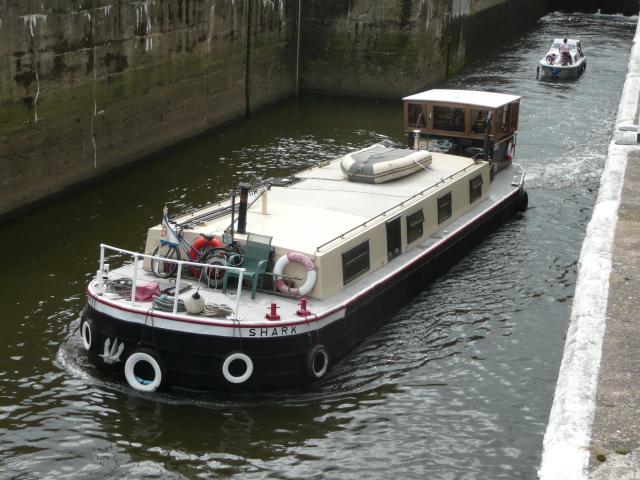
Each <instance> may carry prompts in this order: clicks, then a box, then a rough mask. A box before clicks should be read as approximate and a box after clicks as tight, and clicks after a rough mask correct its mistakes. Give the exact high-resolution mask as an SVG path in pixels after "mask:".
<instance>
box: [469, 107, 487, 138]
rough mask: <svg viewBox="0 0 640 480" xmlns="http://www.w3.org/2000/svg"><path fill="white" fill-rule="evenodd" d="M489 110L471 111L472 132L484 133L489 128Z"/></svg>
mask: <svg viewBox="0 0 640 480" xmlns="http://www.w3.org/2000/svg"><path fill="white" fill-rule="evenodd" d="M488 118H489V111H488V110H471V132H472V133H484V131H485V129H486V128H487V119H488Z"/></svg>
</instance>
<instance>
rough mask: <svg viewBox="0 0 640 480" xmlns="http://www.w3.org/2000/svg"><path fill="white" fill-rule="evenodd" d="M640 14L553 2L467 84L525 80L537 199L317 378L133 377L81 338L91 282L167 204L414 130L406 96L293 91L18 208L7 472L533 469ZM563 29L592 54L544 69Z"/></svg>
mask: <svg viewBox="0 0 640 480" xmlns="http://www.w3.org/2000/svg"><path fill="white" fill-rule="evenodd" d="M636 22H637V18H624V17H619V16H601V15H559V14H553V15H549V16H547V17H545V18H544V19H542V20H541V21H540V22H539V24H538V26H537V28H536V29H535V30H534V31H532V32H531V33H528V34H526V35H525V36H523V37H522V38H520V39H519V42H516V43H510V44H509V45H508V48H506V49H505V51H495V52H492V53H491V54H490V55H488V57H487V58H485V59H483V60H482V61H479V62H478V63H477V64H476V65H473V66H471V67H470V68H469V69H468V70H467V71H466V72H465V73H463V74H461V75H460V76H457V77H455V78H453V79H451V81H450V82H448V86H450V87H453V88H474V89H489V90H494V91H501V92H509V93H516V94H521V95H523V97H524V98H523V101H522V112H521V124H520V134H519V138H518V140H519V142H518V150H517V153H516V157H517V160H518V161H519V162H521V163H523V164H524V166H525V167H526V169H527V170H528V191H529V198H530V209H529V211H528V212H527V213H526V214H525V215H524V216H521V217H519V218H516V219H514V220H513V221H512V222H510V223H509V224H507V225H506V226H505V227H504V228H502V229H501V230H500V231H499V232H498V233H496V234H495V235H493V236H491V237H490V238H489V239H487V241H485V242H484V243H483V244H482V245H481V246H480V247H479V248H477V249H476V250H475V251H474V252H473V253H472V254H471V255H469V256H468V257H467V258H465V259H464V260H463V261H462V262H461V263H460V264H458V265H457V266H456V267H454V268H453V269H452V270H451V271H450V272H449V273H448V274H447V275H446V276H445V277H443V278H442V279H441V280H439V281H437V282H436V283H434V284H433V285H431V286H430V287H429V288H428V289H426V290H425V291H424V293H423V294H421V295H420V296H419V297H417V298H416V299H415V300H414V301H413V302H412V303H411V304H409V305H407V306H406V307H405V308H403V309H402V310H401V311H399V312H398V313H397V314H396V315H395V316H393V317H392V318H390V319H389V323H388V324H387V326H386V327H384V328H383V329H381V330H380V331H378V332H377V333H376V334H374V335H372V336H371V337H369V338H367V339H366V340H365V341H364V342H363V343H362V344H361V345H360V346H359V347H358V348H357V349H356V350H355V351H353V352H352V354H351V355H350V356H349V357H347V358H346V359H345V360H343V361H342V362H341V363H339V364H338V365H337V366H336V367H335V368H334V369H333V370H332V371H331V374H330V375H329V376H328V378H326V379H325V380H324V381H322V382H321V383H319V384H317V385H314V386H313V387H311V388H308V389H305V390H301V391H286V392H276V393H269V394H259V395H255V394H254V395H235V396H228V395H221V394H209V395H197V396H194V395H189V394H163V395H160V396H154V397H146V396H143V395H139V394H135V393H133V392H131V391H130V390H129V389H128V388H126V387H125V386H124V384H123V383H120V382H118V381H114V379H112V378H111V377H105V376H102V375H101V374H99V373H98V372H97V371H95V370H94V369H93V368H92V367H90V366H89V364H88V363H87V361H86V360H85V358H84V351H83V349H82V347H81V345H80V342H79V338H78V336H77V328H78V317H79V313H80V311H81V309H82V307H83V303H84V299H83V292H84V286H85V285H86V283H87V282H88V280H89V278H90V277H91V275H92V272H94V271H95V270H96V268H97V257H98V244H99V243H100V242H104V243H109V244H113V245H118V246H121V247H124V248H128V249H141V248H142V247H143V244H144V236H145V232H146V229H147V227H148V226H149V225H150V224H152V223H157V222H158V220H159V217H160V213H161V210H162V207H163V205H165V204H167V205H169V208H170V209H171V211H172V212H175V213H178V212H185V211H188V210H190V209H192V208H196V207H199V206H202V205H204V204H206V203H208V202H210V201H213V200H216V199H217V198H219V196H220V195H223V194H224V193H225V192H226V191H227V190H228V189H229V187H230V186H231V184H233V183H234V182H237V181H240V180H252V181H253V180H255V179H260V178H267V177H270V176H274V175H281V174H284V173H289V172H292V171H296V170H298V169H300V168H302V167H305V166H306V165H308V164H310V163H312V162H315V161H318V160H321V159H324V158H332V157H335V156H336V155H338V154H340V153H343V152H345V151H347V150H349V149H351V148H354V147H362V146H366V145H369V144H371V143H373V142H374V141H376V140H379V139H384V138H392V139H395V140H399V141H402V140H403V135H402V132H401V129H402V122H401V117H402V114H401V104H400V102H390V103H378V102H371V101H349V100H327V99H311V98H304V99H302V100H301V101H300V102H299V103H297V104H296V103H294V102H291V103H287V104H285V105H282V106H279V107H277V108H274V109H271V110H269V111H266V112H262V113H259V114H256V115H255V116H254V117H252V118H251V120H249V121H245V122H242V123H240V124H238V125H235V126H232V127H229V128H226V129H224V130H221V131H218V132H215V133H212V134H210V135H209V136H208V137H207V138H205V139H202V140H199V141H198V142H195V143H193V144H191V145H189V146H186V147H181V148H180V149H177V150H175V151H173V152H171V153H168V154H166V155H164V156H163V157H162V158H158V159H156V160H154V161H149V162H147V163H145V164H143V165H140V166H138V167H136V168H134V169H131V170H129V171H127V172H125V173H123V174H121V175H119V176H117V177H116V178H112V179H110V180H108V181H105V182H103V183H100V184H98V185H95V186H93V187H91V188H89V189H87V190H84V191H82V192H79V193H75V194H73V195H70V196H68V197H65V198H63V199H60V200H57V201H56V202H54V203H52V204H51V205H48V206H46V207H44V208H41V209H39V210H37V211H34V212H32V213H30V214H28V215H26V216H24V217H22V218H19V219H16V220H14V221H12V222H10V223H7V224H4V225H0V236H1V238H2V239H3V241H2V247H3V248H2V250H1V251H0V264H1V265H2V266H3V268H4V270H3V276H2V279H1V280H0V292H2V295H1V298H2V299H3V302H2V303H3V305H2V316H1V317H0V318H1V319H2V327H0V332H1V336H0V338H1V339H2V342H3V344H4V351H5V354H4V355H2V357H1V358H0V444H1V445H2V448H1V449H0V477H5V478H60V477H72V478H111V477H115V478H117V477H127V478H142V477H144V478H146V477H162V478H198V477H203V478H220V477H225V478H226V477H235V478H243V479H244V478H367V477H369V478H416V479H417V478H420V479H424V478H429V479H481V480H485V479H497V478H505V479H514V478H535V470H536V467H537V465H538V462H539V457H540V453H541V446H542V436H543V433H544V429H545V426H546V421H547V417H548V414H549V409H550V406H551V401H552V395H553V390H554V387H555V379H556V375H557V371H558V366H559V363H560V358H561V355H562V348H563V340H564V332H565V328H566V324H567V319H568V315H569V309H570V303H571V298H572V295H573V290H574V286H575V277H576V263H577V258H578V255H579V251H580V246H581V242H582V238H583V236H584V230H585V227H586V224H587V222H588V220H589V218H590V214H591V210H592V206H593V203H594V200H595V195H596V191H597V188H598V182H599V176H600V172H601V169H602V165H603V162H604V158H605V154H606V148H607V144H608V140H609V138H610V134H611V127H612V124H613V121H614V118H615V112H616V110H617V104H618V98H619V95H620V92H621V88H622V84H623V81H624V73H625V72H626V64H627V59H628V52H629V48H630V45H631V40H632V37H633V34H634V31H635V23H636ZM563 35H568V36H579V37H580V38H581V40H582V42H583V46H584V48H585V52H586V54H587V55H588V57H589V59H588V69H587V72H586V74H585V75H584V76H583V77H582V78H581V79H580V80H579V81H578V82H574V83H544V82H537V81H536V80H535V66H536V62H537V60H538V59H539V58H541V57H542V56H543V54H544V53H545V52H546V49H547V48H548V46H549V45H550V42H551V40H552V39H553V37H554V36H563ZM407 93H412V92H407ZM308 221H309V223H310V228H312V225H311V223H312V219H309V220H308Z"/></svg>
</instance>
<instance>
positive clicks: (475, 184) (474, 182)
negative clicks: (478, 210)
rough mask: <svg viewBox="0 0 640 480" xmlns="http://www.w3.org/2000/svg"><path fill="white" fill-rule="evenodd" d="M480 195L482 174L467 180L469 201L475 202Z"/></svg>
mask: <svg viewBox="0 0 640 480" xmlns="http://www.w3.org/2000/svg"><path fill="white" fill-rule="evenodd" d="M481 196H482V175H478V176H477V177H474V178H472V179H471V180H469V203H473V202H475V201H476V200H477V199H479V198H480V197H481Z"/></svg>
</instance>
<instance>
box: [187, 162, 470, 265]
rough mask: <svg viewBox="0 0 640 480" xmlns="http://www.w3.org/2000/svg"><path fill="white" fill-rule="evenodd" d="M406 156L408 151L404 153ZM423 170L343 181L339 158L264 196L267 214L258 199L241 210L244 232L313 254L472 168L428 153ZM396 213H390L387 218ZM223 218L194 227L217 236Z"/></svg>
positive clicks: (344, 179)
mask: <svg viewBox="0 0 640 480" xmlns="http://www.w3.org/2000/svg"><path fill="white" fill-rule="evenodd" d="M409 152H410V150H409ZM431 155H432V163H431V166H430V167H429V168H428V169H424V170H420V171H418V172H416V173H414V174H412V175H408V176H406V177H404V178H400V179H397V180H393V181H390V182H387V183H382V184H369V183H358V182H352V181H349V180H348V179H347V178H346V176H345V174H344V173H343V172H342V170H341V169H340V160H341V159H340V158H339V159H336V160H334V161H332V162H331V163H329V164H328V165H324V166H322V167H315V168H312V169H309V170H306V171H304V172H300V173H299V174H296V176H297V177H299V178H301V180H300V181H299V182H297V183H295V184H293V185H289V186H287V187H276V186H273V187H272V188H271V190H270V191H269V192H268V197H267V205H268V208H267V215H263V214H262V213H261V210H262V206H261V200H258V201H257V202H256V203H255V204H254V205H253V206H252V207H251V208H249V210H248V212H247V231H248V232H253V233H258V234H262V235H269V236H272V237H273V240H272V245H273V246H275V247H280V248H284V249H290V250H297V251H300V252H304V253H308V254H314V253H315V251H316V248H317V247H319V246H320V245H322V244H324V243H326V242H328V241H330V240H333V239H334V238H335V237H338V236H339V235H342V234H343V233H345V232H347V231H348V230H351V229H352V228H355V227H357V226H358V225H360V224H362V223H364V222H365V221H367V220H369V219H371V218H373V217H376V216H378V215H379V214H381V213H382V212H384V211H386V210H388V209H390V208H392V207H395V206H396V205H399V204H400V203H401V202H403V201H404V200H408V199H410V198H411V197H412V196H414V195H417V194H418V193H419V192H421V191H424V190H425V189H427V188H428V187H430V186H435V185H437V184H439V183H442V186H444V185H445V184H446V183H447V182H446V181H445V182H444V183H443V182H442V181H443V179H446V178H447V177H449V176H451V175H453V174H455V173H457V172H460V171H461V170H463V169H465V168H467V167H469V166H471V165H473V164H474V161H473V160H471V159H469V158H465V157H458V156H453V155H444V154H440V153H435V152H432V153H431ZM397 213H399V211H398V212H395V211H394V212H392V213H391V214H390V217H389V218H392V217H393V215H396V214H397ZM228 225H229V219H228V217H227V218H224V219H218V220H214V221H212V222H208V223H207V224H206V225H200V226H198V227H196V228H194V230H195V231H200V232H201V233H214V234H216V233H217V234H219V233H220V232H221V231H222V230H223V229H224V228H226V227H228Z"/></svg>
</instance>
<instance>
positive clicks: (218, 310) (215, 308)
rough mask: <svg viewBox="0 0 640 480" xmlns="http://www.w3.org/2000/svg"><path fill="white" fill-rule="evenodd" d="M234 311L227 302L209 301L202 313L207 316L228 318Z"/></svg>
mask: <svg viewBox="0 0 640 480" xmlns="http://www.w3.org/2000/svg"><path fill="white" fill-rule="evenodd" d="M232 313H233V309H232V308H231V307H230V306H229V305H227V304H226V303H221V304H217V303H211V302H209V303H207V304H206V305H205V306H204V310H203V311H202V313H201V314H200V315H203V316H205V317H217V318H227V317H228V316H229V315H231V314H232Z"/></svg>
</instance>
